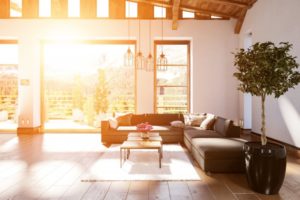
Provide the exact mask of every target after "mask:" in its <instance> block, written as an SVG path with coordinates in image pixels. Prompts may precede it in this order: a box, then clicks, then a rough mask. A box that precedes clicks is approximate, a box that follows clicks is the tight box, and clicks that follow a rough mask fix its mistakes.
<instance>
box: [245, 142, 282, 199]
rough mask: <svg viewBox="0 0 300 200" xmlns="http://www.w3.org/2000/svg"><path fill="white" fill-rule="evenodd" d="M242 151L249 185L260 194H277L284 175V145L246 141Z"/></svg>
mask: <svg viewBox="0 0 300 200" xmlns="http://www.w3.org/2000/svg"><path fill="white" fill-rule="evenodd" d="M244 152H245V164H246V175H247V180H248V184H249V186H250V187H251V188H252V189H253V190H254V191H256V192H259V193H262V194H277V193H278V192H279V189H280V187H281V185H282V183H283V180H284V176H285V169H286V149H285V147H284V146H282V145H279V144H274V143H267V144H266V145H265V146H263V145H262V144H261V143H260V142H246V143H245V145H244Z"/></svg>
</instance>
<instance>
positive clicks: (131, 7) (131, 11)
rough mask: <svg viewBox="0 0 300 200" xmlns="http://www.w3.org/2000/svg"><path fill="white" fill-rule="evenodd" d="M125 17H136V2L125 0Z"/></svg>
mask: <svg viewBox="0 0 300 200" xmlns="http://www.w3.org/2000/svg"><path fill="white" fill-rule="evenodd" d="M125 9H126V17H127V18H136V17H137V15H138V5H137V3H136V2H131V1H126V6H125Z"/></svg>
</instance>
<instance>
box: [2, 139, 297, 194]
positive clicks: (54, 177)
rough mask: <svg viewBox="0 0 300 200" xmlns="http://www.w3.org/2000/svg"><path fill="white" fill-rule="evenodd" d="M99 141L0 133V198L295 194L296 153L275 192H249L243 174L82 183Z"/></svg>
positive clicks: (99, 149) (99, 148) (96, 156)
mask: <svg viewBox="0 0 300 200" xmlns="http://www.w3.org/2000/svg"><path fill="white" fill-rule="evenodd" d="M105 148H106V147H105V146H103V145H101V143H100V136H99V134H43V135H20V136H17V135H16V134H4V133H1V134H0V200H2V199H3V200H9V199H19V200H26V199H70V200H76V199H78V200H79V199H91V200H93V199H105V200H114V199H116V200H117V199H135V200H137V199H138V200H144V199H145V200H147V199H164V200H168V199H174V200H179V199H201V200H211V199H220V200H227V199H228V200H231V199H235V200H259V199H261V200H265V199H266V200H269V199H270V200H277V199H287V200H293V199H295V200H296V199H300V156H298V155H295V154H293V156H289V158H288V165H287V173H286V178H285V181H284V184H283V186H282V189H281V190H280V193H279V195H271V196H267V195H261V194H257V193H254V192H252V191H251V190H250V189H249V188H248V186H247V182H246V179H245V176H244V175H243V174H205V173H204V172H203V171H202V170H201V169H199V167H198V165H197V164H196V163H194V164H195V167H196V168H197V170H198V172H199V174H200V176H201V178H202V180H201V181H103V182H82V181H81V180H82V179H84V177H85V176H86V175H87V174H88V173H89V168H90V167H91V166H92V165H93V164H94V163H95V162H96V161H97V160H98V159H99V157H100V156H101V154H102V152H103V151H104V150H105ZM182 170H184V169H182Z"/></svg>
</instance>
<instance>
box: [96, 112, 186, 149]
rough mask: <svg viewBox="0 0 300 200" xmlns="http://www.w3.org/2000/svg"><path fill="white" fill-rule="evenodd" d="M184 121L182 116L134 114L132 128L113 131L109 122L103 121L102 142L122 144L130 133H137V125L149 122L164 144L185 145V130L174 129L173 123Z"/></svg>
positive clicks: (120, 128) (125, 127)
mask: <svg viewBox="0 0 300 200" xmlns="http://www.w3.org/2000/svg"><path fill="white" fill-rule="evenodd" d="M178 120H180V121H182V122H183V121H184V119H183V115H182V114H133V115H132V117H131V124H130V126H119V127H118V128H116V129H113V128H111V127H110V126H109V122H108V121H107V120H105V121H101V141H102V142H103V143H122V142H124V141H125V140H126V139H127V136H128V133H130V132H137V130H136V125H137V124H140V123H143V122H149V123H150V124H151V125H153V130H152V132H159V133H160V136H161V137H162V140H163V143H178V142H180V143H183V128H176V127H172V126H171V125H170V123H171V122H172V121H178Z"/></svg>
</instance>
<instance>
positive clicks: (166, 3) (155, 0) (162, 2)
mask: <svg viewBox="0 0 300 200" xmlns="http://www.w3.org/2000/svg"><path fill="white" fill-rule="evenodd" d="M129 1H132V2H141V3H148V4H152V5H155V6H163V7H166V8H170V7H172V4H171V2H170V0H151V1H149V0H129Z"/></svg>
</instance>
